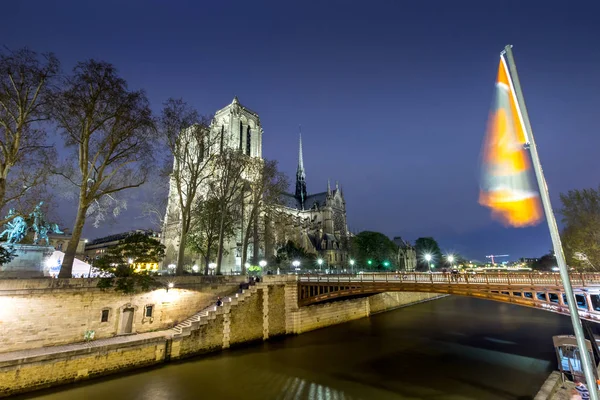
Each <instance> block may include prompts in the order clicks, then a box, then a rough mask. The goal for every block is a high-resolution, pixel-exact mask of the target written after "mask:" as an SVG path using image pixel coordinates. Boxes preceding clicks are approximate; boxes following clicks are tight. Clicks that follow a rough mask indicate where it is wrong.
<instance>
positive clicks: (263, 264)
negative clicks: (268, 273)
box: [258, 260, 267, 268]
mask: <svg viewBox="0 0 600 400" xmlns="http://www.w3.org/2000/svg"><path fill="white" fill-rule="evenodd" d="M258 265H260V267H261V268H264V267H266V266H267V262H266V261H265V260H260V261H259V262H258Z"/></svg>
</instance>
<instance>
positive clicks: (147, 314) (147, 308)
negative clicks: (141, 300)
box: [144, 305, 154, 318]
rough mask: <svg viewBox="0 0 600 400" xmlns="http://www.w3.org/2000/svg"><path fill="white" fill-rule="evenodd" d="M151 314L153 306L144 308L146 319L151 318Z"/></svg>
mask: <svg viewBox="0 0 600 400" xmlns="http://www.w3.org/2000/svg"><path fill="white" fill-rule="evenodd" d="M153 313H154V306H152V305H149V306H146V312H145V313H144V315H145V316H146V318H152V314H153Z"/></svg>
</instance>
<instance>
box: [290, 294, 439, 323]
mask: <svg viewBox="0 0 600 400" xmlns="http://www.w3.org/2000/svg"><path fill="white" fill-rule="evenodd" d="M441 296H443V295H439V294H436V293H412V292H410V293H409V292H391V293H380V294H377V295H373V296H370V297H361V298H357V299H350V300H343V301H335V302H330V303H323V304H315V305H312V306H307V307H300V308H297V309H296V310H294V311H292V312H291V313H289V314H288V319H290V320H291V321H290V322H289V325H290V327H291V329H292V330H291V331H288V333H303V332H307V331H311V330H314V329H320V328H324V327H327V326H331V325H336V324H341V323H344V322H348V321H352V320H355V319H360V318H364V317H368V316H369V315H371V314H372V313H376V312H382V311H387V310H392V309H394V308H398V307H402V306H406V305H410V304H415V303H420V302H422V301H427V300H433V299H436V298H438V297H441Z"/></svg>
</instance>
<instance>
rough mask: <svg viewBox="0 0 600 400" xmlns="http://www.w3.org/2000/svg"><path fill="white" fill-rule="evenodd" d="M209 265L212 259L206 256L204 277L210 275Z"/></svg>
mask: <svg viewBox="0 0 600 400" xmlns="http://www.w3.org/2000/svg"><path fill="white" fill-rule="evenodd" d="M207 254H210V252H208V251H207ZM208 264H210V257H209V256H206V257H204V275H208V271H209V270H210V269H209V268H208Z"/></svg>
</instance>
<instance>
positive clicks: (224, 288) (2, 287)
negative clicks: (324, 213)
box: [0, 277, 240, 353]
mask: <svg viewBox="0 0 600 400" xmlns="http://www.w3.org/2000/svg"><path fill="white" fill-rule="evenodd" d="M239 280H240V278H239V277H238V278H234V277H214V279H206V278H202V277H188V278H185V279H183V278H179V279H173V280H170V281H169V282H172V283H173V286H174V287H173V288H171V289H169V290H166V289H158V290H154V291H152V292H148V293H142V294H136V295H123V294H120V293H116V292H115V291H114V290H107V291H102V290H100V289H98V288H97V287H96V284H97V281H96V280H95V279H30V280H0V353H3V352H8V351H15V350H23V349H32V348H39V347H42V346H55V345H61V344H67V343H74V342H80V341H82V340H83V337H84V334H85V332H86V331H88V330H93V331H95V338H96V339H101V338H107V337H112V336H115V335H118V334H125V333H143V332H149V331H155V330H161V329H167V328H170V327H172V326H173V325H175V324H177V323H178V322H180V321H182V320H183V319H185V318H187V317H189V316H190V314H192V313H194V312H196V311H198V310H200V309H203V308H205V307H207V306H209V305H210V304H212V303H214V301H215V299H216V297H217V296H224V295H227V294H230V293H231V292H233V291H235V290H236V289H237V287H238V285H239ZM164 283H165V286H166V284H167V283H168V282H167V281H166V280H165V282H164ZM147 306H152V316H150V317H147V316H146V309H145V308H146V307H147ZM104 310H106V311H107V312H108V318H107V320H106V321H104V322H103V321H102V314H103V311H104ZM125 310H126V312H129V311H131V312H132V313H133V321H132V324H131V332H128V329H127V323H126V322H125V321H124V320H123V315H124V311H125Z"/></svg>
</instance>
